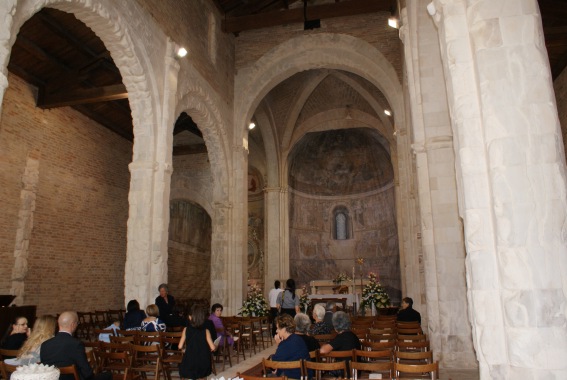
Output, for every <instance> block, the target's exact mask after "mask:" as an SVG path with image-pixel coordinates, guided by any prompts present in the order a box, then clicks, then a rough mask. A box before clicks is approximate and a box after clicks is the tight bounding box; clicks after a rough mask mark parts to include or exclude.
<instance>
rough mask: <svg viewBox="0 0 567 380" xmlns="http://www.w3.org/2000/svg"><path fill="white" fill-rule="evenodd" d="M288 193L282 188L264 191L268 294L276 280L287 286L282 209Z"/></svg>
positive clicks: (267, 188)
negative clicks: (284, 264)
mask: <svg viewBox="0 0 567 380" xmlns="http://www.w3.org/2000/svg"><path fill="white" fill-rule="evenodd" d="M286 197H287V191H286V189H284V188H281V187H266V188H265V189H264V203H265V210H266V211H265V215H266V228H265V239H264V241H265V242H266V249H265V252H266V254H265V269H264V273H265V284H266V286H265V293H266V294H267V293H268V292H269V290H270V289H271V288H272V286H273V284H274V281H275V280H280V281H283V284H285V281H286V278H284V277H285V276H287V275H288V273H286V272H284V270H285V267H283V266H282V261H283V259H282V258H283V257H284V256H285V255H284V242H283V239H284V236H285V234H283V231H282V226H283V225H284V223H283V218H284V215H286V210H285V209H282V207H283V205H284V204H285V198H286ZM288 272H289V271H288ZM282 288H283V286H282Z"/></svg>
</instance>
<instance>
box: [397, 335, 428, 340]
mask: <svg viewBox="0 0 567 380" xmlns="http://www.w3.org/2000/svg"><path fill="white" fill-rule="evenodd" d="M396 340H398V341H400V342H420V341H426V340H427V335H425V334H419V335H403V334H397V339H396Z"/></svg>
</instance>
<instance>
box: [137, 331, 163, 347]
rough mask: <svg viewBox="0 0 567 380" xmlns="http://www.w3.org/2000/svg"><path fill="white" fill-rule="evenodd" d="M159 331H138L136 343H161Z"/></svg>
mask: <svg viewBox="0 0 567 380" xmlns="http://www.w3.org/2000/svg"><path fill="white" fill-rule="evenodd" d="M159 343H160V337H159V331H138V332H137V333H136V334H135V335H134V344H136V345H142V346H151V345H159Z"/></svg>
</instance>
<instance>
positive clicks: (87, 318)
mask: <svg viewBox="0 0 567 380" xmlns="http://www.w3.org/2000/svg"><path fill="white" fill-rule="evenodd" d="M125 314H126V310H123V309H115V310H112V309H111V310H97V311H92V312H78V313H77V315H78V316H79V325H78V326H77V337H78V338H79V339H82V340H96V339H97V336H98V334H95V332H94V330H95V329H104V328H106V327H108V326H110V324H112V321H113V320H116V319H117V320H118V321H120V324H122V322H123V321H124V315H125Z"/></svg>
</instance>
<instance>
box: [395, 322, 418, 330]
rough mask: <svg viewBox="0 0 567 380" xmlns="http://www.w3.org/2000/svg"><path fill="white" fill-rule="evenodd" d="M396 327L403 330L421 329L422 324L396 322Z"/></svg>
mask: <svg viewBox="0 0 567 380" xmlns="http://www.w3.org/2000/svg"><path fill="white" fill-rule="evenodd" d="M396 326H397V327H399V328H402V329H420V328H421V323H419V322H400V321H396Z"/></svg>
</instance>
